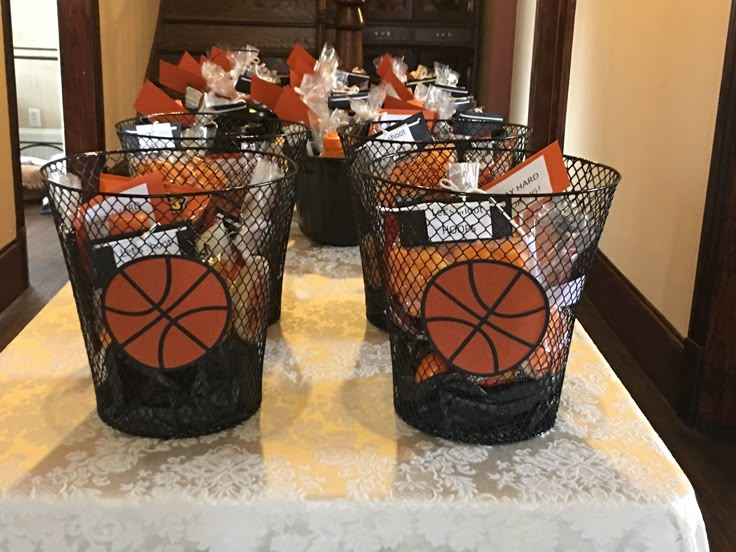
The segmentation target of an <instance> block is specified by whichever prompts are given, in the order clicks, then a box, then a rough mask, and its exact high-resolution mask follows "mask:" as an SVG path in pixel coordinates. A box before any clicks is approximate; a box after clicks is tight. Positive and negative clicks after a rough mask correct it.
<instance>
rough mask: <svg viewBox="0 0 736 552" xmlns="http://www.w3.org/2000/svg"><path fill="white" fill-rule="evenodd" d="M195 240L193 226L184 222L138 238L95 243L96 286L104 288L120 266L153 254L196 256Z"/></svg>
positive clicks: (140, 235) (93, 249)
mask: <svg viewBox="0 0 736 552" xmlns="http://www.w3.org/2000/svg"><path fill="white" fill-rule="evenodd" d="M194 237H195V234H194V229H193V228H192V225H191V224H190V223H183V224H178V225H176V226H173V227H168V228H165V229H160V230H154V231H149V232H145V233H143V234H139V235H137V236H130V237H121V238H113V239H109V240H104V241H102V242H97V243H93V244H92V245H91V248H90V260H91V266H92V270H93V277H94V282H95V285H96V286H97V287H103V286H104V285H105V284H106V283H107V282H108V281H109V280H110V278H112V276H113V274H114V273H115V271H116V270H117V269H118V268H119V267H120V266H122V265H124V264H125V263H127V262H129V261H132V260H133V259H140V258H142V257H150V256H152V255H183V256H187V257H194V256H195V250H194Z"/></svg>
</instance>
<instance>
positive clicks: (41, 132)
mask: <svg viewBox="0 0 736 552" xmlns="http://www.w3.org/2000/svg"><path fill="white" fill-rule="evenodd" d="M18 135H19V137H20V141H21V142H53V143H59V144H63V143H64V129H63V128H26V127H24V128H19V129H18Z"/></svg>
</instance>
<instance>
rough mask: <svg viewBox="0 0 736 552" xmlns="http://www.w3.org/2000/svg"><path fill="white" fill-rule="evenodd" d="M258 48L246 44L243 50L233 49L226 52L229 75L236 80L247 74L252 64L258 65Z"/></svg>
mask: <svg viewBox="0 0 736 552" xmlns="http://www.w3.org/2000/svg"><path fill="white" fill-rule="evenodd" d="M259 54H260V50H258V48H255V47H254V46H246V47H245V48H244V49H243V50H234V51H229V52H228V53H227V58H228V59H229V60H230V64H231V65H232V69H231V70H230V76H231V78H232V79H233V80H237V79H238V78H240V77H242V76H243V75H246V74H248V72H249V71H250V70H251V68H252V67H253V66H254V65H258V64H259V63H260V62H261V60H260V58H259V57H258V55H259Z"/></svg>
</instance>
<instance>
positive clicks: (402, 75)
mask: <svg viewBox="0 0 736 552" xmlns="http://www.w3.org/2000/svg"><path fill="white" fill-rule="evenodd" d="M391 65H392V67H393V70H394V75H396V77H397V78H398V79H399V80H400V81H401V82H406V80H407V76H406V75H407V73H408V71H409V66H408V65H407V64H406V62H405V61H404V57H403V56H401V57H395V58H393V60H392V62H391Z"/></svg>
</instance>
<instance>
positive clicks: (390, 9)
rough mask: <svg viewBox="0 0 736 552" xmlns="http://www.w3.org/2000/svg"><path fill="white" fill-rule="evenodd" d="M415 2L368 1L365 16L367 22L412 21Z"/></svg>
mask: <svg viewBox="0 0 736 552" xmlns="http://www.w3.org/2000/svg"><path fill="white" fill-rule="evenodd" d="M413 3H414V0H366V2H365V7H364V8H363V14H364V15H365V19H366V21H367V22H370V21H396V20H407V19H411V14H412V7H413Z"/></svg>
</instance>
